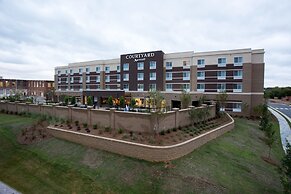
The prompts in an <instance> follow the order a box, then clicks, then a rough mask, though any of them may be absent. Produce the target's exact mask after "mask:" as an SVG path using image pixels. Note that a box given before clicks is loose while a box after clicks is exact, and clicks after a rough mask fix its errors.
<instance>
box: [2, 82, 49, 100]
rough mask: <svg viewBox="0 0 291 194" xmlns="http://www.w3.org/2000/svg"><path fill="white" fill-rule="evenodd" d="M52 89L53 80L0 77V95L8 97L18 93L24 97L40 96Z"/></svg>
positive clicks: (43, 96) (44, 95)
mask: <svg viewBox="0 0 291 194" xmlns="http://www.w3.org/2000/svg"><path fill="white" fill-rule="evenodd" d="M53 91H54V81H48V80H19V79H3V78H2V79H0V97H1V98H2V97H9V96H13V95H15V94H19V95H21V96H24V97H42V98H44V99H46V98H47V95H49V94H50V93H52V92H53Z"/></svg>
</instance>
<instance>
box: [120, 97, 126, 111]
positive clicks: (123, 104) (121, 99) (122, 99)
mask: <svg viewBox="0 0 291 194" xmlns="http://www.w3.org/2000/svg"><path fill="white" fill-rule="evenodd" d="M119 106H120V107H121V108H124V107H125V99H124V97H123V96H121V97H120V100H119Z"/></svg>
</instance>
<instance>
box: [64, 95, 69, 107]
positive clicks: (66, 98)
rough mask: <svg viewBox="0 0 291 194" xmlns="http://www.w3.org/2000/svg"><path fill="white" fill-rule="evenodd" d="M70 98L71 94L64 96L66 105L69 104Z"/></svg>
mask: <svg viewBox="0 0 291 194" xmlns="http://www.w3.org/2000/svg"><path fill="white" fill-rule="evenodd" d="M69 100H70V97H69V96H65V97H64V102H65V105H68V104H69Z"/></svg>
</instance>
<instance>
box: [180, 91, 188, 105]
mask: <svg viewBox="0 0 291 194" xmlns="http://www.w3.org/2000/svg"><path fill="white" fill-rule="evenodd" d="M180 99H181V104H182V108H183V109H185V108H188V107H189V105H190V102H191V95H190V93H189V92H186V90H183V91H182V94H181V97H180Z"/></svg>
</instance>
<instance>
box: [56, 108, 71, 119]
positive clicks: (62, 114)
mask: <svg viewBox="0 0 291 194" xmlns="http://www.w3.org/2000/svg"><path fill="white" fill-rule="evenodd" d="M54 108H55V117H57V118H61V119H65V120H69V119H70V117H69V111H68V107H63V106H55V107H54Z"/></svg>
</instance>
